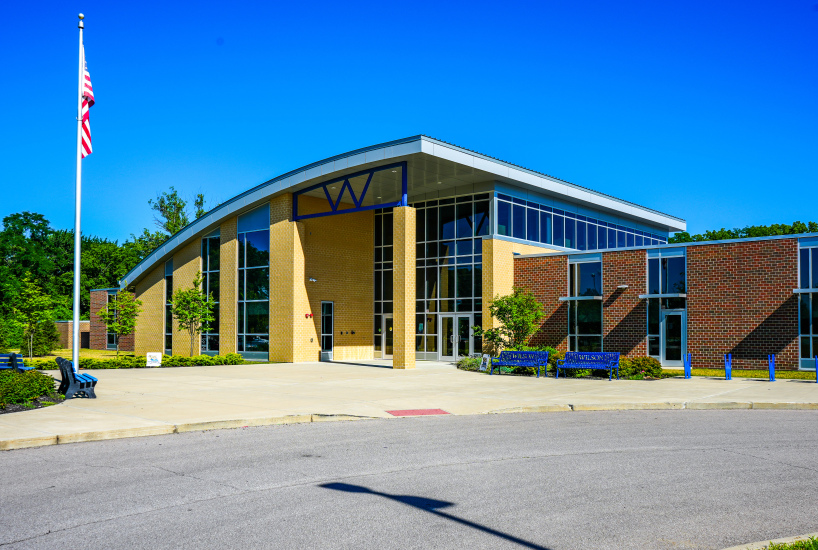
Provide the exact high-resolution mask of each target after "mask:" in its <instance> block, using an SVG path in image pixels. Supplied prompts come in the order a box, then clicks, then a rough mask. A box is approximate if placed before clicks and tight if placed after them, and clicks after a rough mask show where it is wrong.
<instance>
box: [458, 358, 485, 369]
mask: <svg viewBox="0 0 818 550" xmlns="http://www.w3.org/2000/svg"><path fill="white" fill-rule="evenodd" d="M482 360H483V358H482V357H461V358H460V359H458V360H457V368H458V369H460V370H469V371H479V370H480V362H481V361H482Z"/></svg>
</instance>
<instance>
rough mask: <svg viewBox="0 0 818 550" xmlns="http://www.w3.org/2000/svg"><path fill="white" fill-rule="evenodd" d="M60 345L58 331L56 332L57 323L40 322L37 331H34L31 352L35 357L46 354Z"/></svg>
mask: <svg viewBox="0 0 818 550" xmlns="http://www.w3.org/2000/svg"><path fill="white" fill-rule="evenodd" d="M58 347H60V333H59V332H57V325H56V324H54V323H53V322H47V323H40V326H39V327H38V329H37V332H35V333H34V342H33V345H32V353H33V354H34V356H35V357H42V356H43V355H48V354H49V353H51V352H52V351H54V350H55V349H57V348H58Z"/></svg>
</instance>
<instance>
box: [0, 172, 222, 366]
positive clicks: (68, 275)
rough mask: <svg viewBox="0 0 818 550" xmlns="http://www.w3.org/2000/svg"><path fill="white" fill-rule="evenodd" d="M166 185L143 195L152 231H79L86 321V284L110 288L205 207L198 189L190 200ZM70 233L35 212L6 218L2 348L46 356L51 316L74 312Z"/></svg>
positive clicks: (1, 259) (1, 235) (0, 264)
mask: <svg viewBox="0 0 818 550" xmlns="http://www.w3.org/2000/svg"><path fill="white" fill-rule="evenodd" d="M192 203H193V204H192V207H193V208H192V209H190V208H189V206H188V201H186V200H185V199H183V198H182V197H180V196H179V194H178V192H177V191H176V189H174V188H173V187H170V189H169V190H168V191H165V192H162V193H161V194H159V195H158V196H157V197H156V198H155V199H151V200H149V201H148V205H149V206H150V208H151V210H152V211H153V212H154V224H155V226H156V228H155V229H151V228H144V229H143V230H142V232H141V233H139V234H138V235H136V234H131V237H130V238H129V239H127V240H126V241H125V242H123V243H122V244H120V243H119V242H118V241H111V240H108V239H107V238H105V237H97V236H90V235H83V236H82V245H81V269H82V272H81V274H80V317H81V319H89V315H90V307H91V304H90V290H91V289H93V288H115V287H118V286H119V280H120V279H121V278H122V277H123V276H124V275H125V274H126V273H128V271H130V270H131V269H133V268H134V267H135V266H136V265H137V264H138V263H139V262H140V261H142V260H143V259H144V258H145V257H146V256H147V255H148V254H150V253H151V252H152V251H153V250H154V249H155V248H156V247H158V246H160V245H161V244H162V243H164V242H165V241H166V240H167V239H168V238H169V237H170V236H171V235H173V234H174V233H176V232H177V231H179V230H180V229H182V228H183V227H185V226H186V225H187V224H188V223H190V222H191V221H192V220H195V219H197V218H199V217H201V216H202V215H204V214H205V213H206V210H205V199H204V196H203V195H201V194H198V195H196V197H195V198H194V199H193V201H192ZM73 278H74V232H73V230H66V229H55V228H53V227H52V226H51V223H50V222H49V221H48V220H47V219H46V218H45V216H43V215H42V214H38V213H35V212H18V213H14V214H10V215H8V216H6V217H5V218H3V226H2V230H0V350H6V349H25V350H26V351H27V352H32V353H33V354H34V355H44V354H46V353H48V352H49V351H51V350H52V349H54V348H55V347H56V345H57V342H58V340H59V337H58V334H57V331H56V327H55V326H54V321H56V320H67V319H71V318H72V316H73V310H72V307H73V304H72V296H73V286H74V280H73Z"/></svg>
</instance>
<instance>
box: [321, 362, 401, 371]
mask: <svg viewBox="0 0 818 550" xmlns="http://www.w3.org/2000/svg"><path fill="white" fill-rule="evenodd" d="M329 364H330V365H352V366H353V367H374V368H376V369H389V370H392V365H379V364H377V363H352V362H349V361H329Z"/></svg>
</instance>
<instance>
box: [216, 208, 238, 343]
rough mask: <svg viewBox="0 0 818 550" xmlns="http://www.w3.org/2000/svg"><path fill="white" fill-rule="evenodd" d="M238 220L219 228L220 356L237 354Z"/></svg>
mask: <svg viewBox="0 0 818 550" xmlns="http://www.w3.org/2000/svg"><path fill="white" fill-rule="evenodd" d="M236 223H237V218H235V217H233V218H230V219H229V220H227V221H224V222H222V224H221V227H220V228H219V234H220V237H219V355H227V354H228V353H236V335H237V331H238V325H237V322H238V321H237V312H236V310H237V301H236V300H237V294H238V282H237V279H238V254H239V241H238V239H237V233H236V229H237V227H236Z"/></svg>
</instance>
